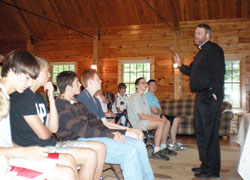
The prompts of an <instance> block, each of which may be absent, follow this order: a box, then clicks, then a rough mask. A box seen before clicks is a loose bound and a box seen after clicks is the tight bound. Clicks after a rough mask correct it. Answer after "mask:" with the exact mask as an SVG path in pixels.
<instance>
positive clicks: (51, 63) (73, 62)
mask: <svg viewBox="0 0 250 180" xmlns="http://www.w3.org/2000/svg"><path fill="white" fill-rule="evenodd" d="M49 65H50V74H51V82H52V83H54V82H53V76H54V73H53V66H55V65H74V66H75V72H77V68H78V67H77V65H78V64H77V62H75V61H69V62H50V63H49ZM55 84H56V83H55ZM55 93H56V94H58V93H59V89H57V92H55Z"/></svg>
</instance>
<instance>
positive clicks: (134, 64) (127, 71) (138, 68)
mask: <svg viewBox="0 0 250 180" xmlns="http://www.w3.org/2000/svg"><path fill="white" fill-rule="evenodd" d="M121 70H122V82H123V83H125V84H126V85H127V92H126V94H128V95H131V94H133V93H134V92H135V91H136V90H135V80H136V79H137V78H139V77H144V78H145V80H146V81H148V80H149V79H150V61H149V60H148V61H141V60H140V61H122V62H121Z"/></svg>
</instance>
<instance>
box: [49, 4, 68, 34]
mask: <svg viewBox="0 0 250 180" xmlns="http://www.w3.org/2000/svg"><path fill="white" fill-rule="evenodd" d="M48 2H49V4H50V7H51V9H52V11H53V13H54V14H55V17H56V19H57V21H58V22H59V23H60V24H64V25H65V23H64V21H63V18H62V16H61V14H60V11H59V10H58V8H57V6H56V4H55V1H54V0H48ZM62 29H64V30H66V29H67V28H65V27H62Z"/></svg>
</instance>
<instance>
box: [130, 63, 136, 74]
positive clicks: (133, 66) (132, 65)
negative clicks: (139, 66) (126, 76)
mask: <svg viewBox="0 0 250 180" xmlns="http://www.w3.org/2000/svg"><path fill="white" fill-rule="evenodd" d="M131 71H132V72H136V64H131Z"/></svg>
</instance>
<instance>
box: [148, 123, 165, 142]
mask: <svg viewBox="0 0 250 180" xmlns="http://www.w3.org/2000/svg"><path fill="white" fill-rule="evenodd" d="M165 123H166V122H164V121H159V120H153V121H150V120H149V123H148V126H147V130H152V129H156V130H155V140H154V144H155V147H160V142H161V140H162V133H163V131H164V128H165Z"/></svg>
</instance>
